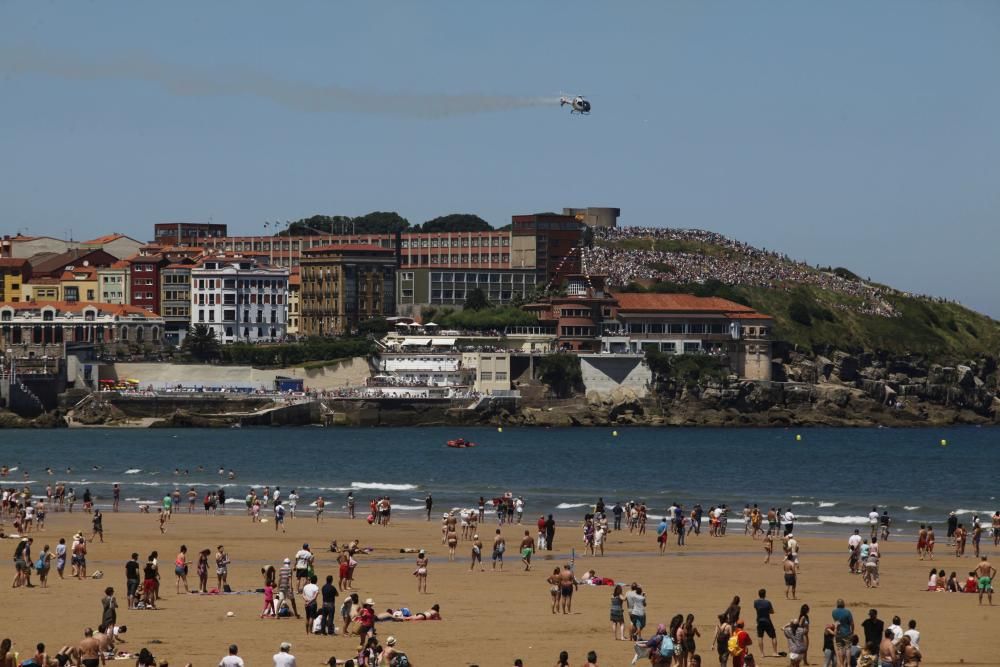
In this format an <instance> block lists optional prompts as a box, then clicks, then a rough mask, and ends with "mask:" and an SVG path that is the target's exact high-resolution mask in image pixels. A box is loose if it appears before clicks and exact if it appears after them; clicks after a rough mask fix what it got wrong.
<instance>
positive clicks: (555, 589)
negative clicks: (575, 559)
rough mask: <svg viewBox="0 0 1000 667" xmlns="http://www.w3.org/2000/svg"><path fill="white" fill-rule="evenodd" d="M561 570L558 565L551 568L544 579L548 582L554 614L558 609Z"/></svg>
mask: <svg viewBox="0 0 1000 667" xmlns="http://www.w3.org/2000/svg"><path fill="white" fill-rule="evenodd" d="M561 572H562V570H560V569H559V568H558V567H557V568H556V569H554V570H552V574H550V575H549V578H548V579H546V580H545V581H546V582H547V583H548V584H549V593H550V594H551V595H552V613H553V614H555V613H556V612H557V611H558V609H559V583H560V581H562V579H561V578H560V577H559V575H560V573H561Z"/></svg>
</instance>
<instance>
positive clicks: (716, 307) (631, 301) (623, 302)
mask: <svg viewBox="0 0 1000 667" xmlns="http://www.w3.org/2000/svg"><path fill="white" fill-rule="evenodd" d="M613 296H614V298H615V299H616V300H617V301H618V309H619V310H624V311H626V312H652V311H673V312H678V311H682V312H689V313H690V312H706V313H707V312H716V313H730V314H735V313H753V312H755V311H754V309H753V308H750V307H749V306H744V305H742V304H739V303H736V302H734V301H729V300H728V299H722V298H720V297H717V296H694V295H693V294H647V293H633V292H616V293H615V294H614V295H613Z"/></svg>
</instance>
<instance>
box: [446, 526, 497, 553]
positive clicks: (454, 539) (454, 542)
mask: <svg viewBox="0 0 1000 667" xmlns="http://www.w3.org/2000/svg"><path fill="white" fill-rule="evenodd" d="M498 532H499V531H498ZM445 539H446V541H447V542H448V560H450V561H454V560H455V549H456V548H458V533H456V532H455V527H454V526H453V525H452V524H451V523H449V524H448V533H447V534H446V535H445Z"/></svg>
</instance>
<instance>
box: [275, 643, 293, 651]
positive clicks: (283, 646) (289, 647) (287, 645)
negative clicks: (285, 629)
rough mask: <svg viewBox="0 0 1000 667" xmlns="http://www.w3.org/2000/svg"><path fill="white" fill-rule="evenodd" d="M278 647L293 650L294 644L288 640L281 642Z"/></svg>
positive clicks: (283, 649)
mask: <svg viewBox="0 0 1000 667" xmlns="http://www.w3.org/2000/svg"><path fill="white" fill-rule="evenodd" d="M278 649H279V650H281V651H291V650H292V645H291V644H289V643H288V642H281V646H279V647H278Z"/></svg>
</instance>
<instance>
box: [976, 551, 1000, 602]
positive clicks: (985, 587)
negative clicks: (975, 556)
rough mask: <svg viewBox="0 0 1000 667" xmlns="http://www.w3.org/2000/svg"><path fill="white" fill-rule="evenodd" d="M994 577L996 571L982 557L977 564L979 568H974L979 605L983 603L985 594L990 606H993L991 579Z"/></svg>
mask: <svg viewBox="0 0 1000 667" xmlns="http://www.w3.org/2000/svg"><path fill="white" fill-rule="evenodd" d="M995 576H997V569H996V568H995V567H993V566H992V565H991V564H990V562H989V561H988V560H986V556H983V559H982V560H981V561H980V562H979V566H978V567H976V577H978V579H977V582H976V583H977V590H978V591H979V604H982V603H983V593H986V597H987V599H988V600H989V603H990V605H992V604H993V577H995Z"/></svg>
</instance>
